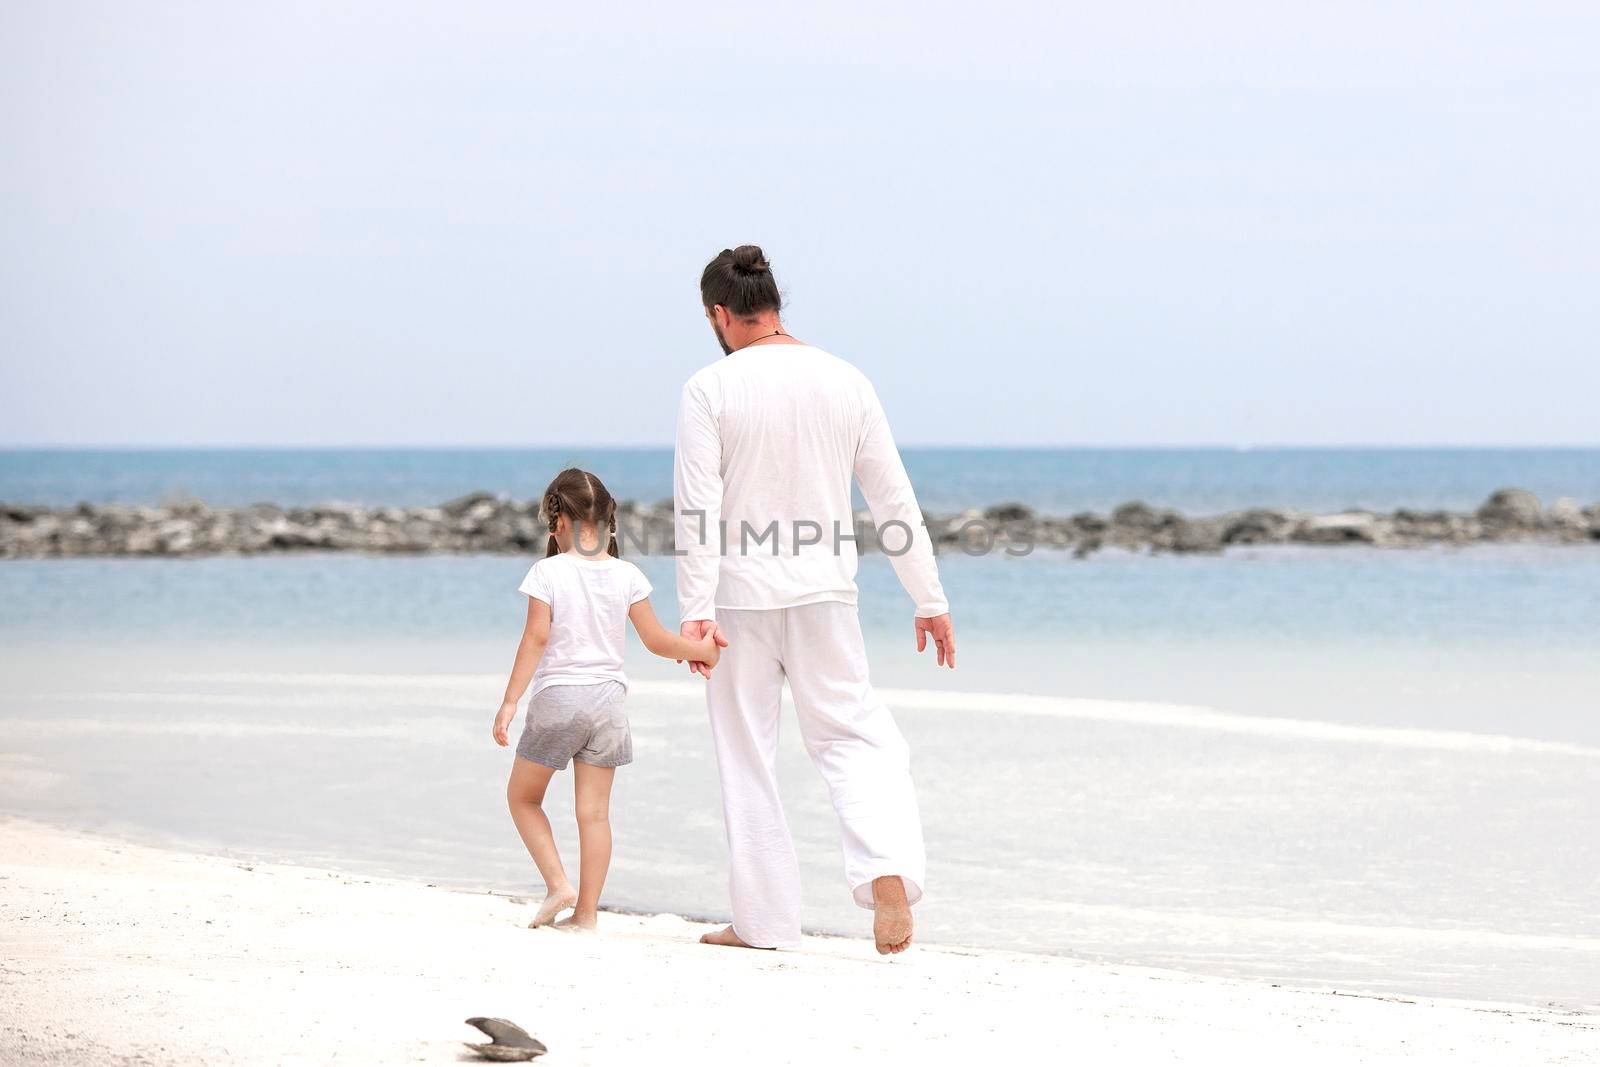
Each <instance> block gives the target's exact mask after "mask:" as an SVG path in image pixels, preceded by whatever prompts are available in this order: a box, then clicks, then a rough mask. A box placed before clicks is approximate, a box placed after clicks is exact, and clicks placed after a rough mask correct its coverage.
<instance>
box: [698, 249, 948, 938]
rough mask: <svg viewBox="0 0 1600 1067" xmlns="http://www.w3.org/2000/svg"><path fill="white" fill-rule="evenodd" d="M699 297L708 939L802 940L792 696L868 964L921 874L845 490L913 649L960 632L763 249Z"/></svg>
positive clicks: (863, 421) (839, 380) (939, 644)
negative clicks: (859, 502) (894, 589)
mask: <svg viewBox="0 0 1600 1067" xmlns="http://www.w3.org/2000/svg"><path fill="white" fill-rule="evenodd" d="M700 295H701V299H702V302H703V303H704V305H705V310H706V316H707V318H709V319H710V321H711V328H712V330H713V332H715V333H716V335H717V341H718V343H720V344H721V345H722V351H723V352H724V353H725V355H726V358H725V359H721V360H719V361H717V362H716V363H714V364H712V365H711V366H709V367H706V368H705V369H704V370H701V371H700V372H699V373H698V374H696V375H694V377H692V378H690V379H689V381H688V383H687V384H686V385H685V386H684V389H683V398H682V404H681V407H680V410H679V413H678V444H677V463H676V469H675V473H674V478H673V491H674V495H675V497H676V504H677V529H676V535H677V551H678V553H679V557H678V606H679V614H680V618H681V619H682V620H683V631H682V632H683V634H684V636H686V637H691V638H694V639H696V640H698V639H699V638H701V637H703V636H704V635H705V634H707V633H711V634H714V635H716V636H717V643H718V644H719V645H725V646H726V647H727V652H726V653H725V654H724V655H723V657H722V662H721V663H720V664H719V665H718V667H717V669H716V671H715V672H711V671H709V670H708V669H707V668H706V667H705V665H704V664H690V669H691V670H695V671H697V672H698V673H701V674H705V675H706V676H707V685H706V705H707V708H708V710H709V712H710V716H711V732H712V736H713V739H714V742H715V745H716V751H717V767H718V771H719V774H720V777H721V780H722V807H723V816H724V818H725V819H726V821H727V830H728V851H729V866H730V875H729V890H730V893H731V896H732V898H733V924H732V925H731V926H729V927H728V928H727V929H725V930H722V931H720V932H718V933H715V934H708V935H706V936H705V937H704V938H702V939H701V940H703V941H705V942H706V943H708V944H714V945H729V946H737V947H742V948H778V947H782V946H789V945H794V944H797V943H798V942H799V940H800V868H799V863H798V862H797V861H796V859H795V854H794V844H793V842H792V841H791V839H790V837H789V826H788V823H787V822H786V821H785V820H784V816H783V806H782V804H781V803H780V801H779V799H778V781H777V773H776V762H777V748H778V712H779V699H780V695H781V692H782V686H783V681H784V679H785V678H787V679H788V681H789V690H790V692H791V694H792V695H793V697H794V703H795V709H796V711H797V714H798V718H799V724H800V736H801V738H802V739H803V740H804V742H805V746H806V750H807V751H808V752H809V753H810V754H811V759H812V761H813V762H814V763H815V764H816V766H817V769H818V770H819V771H820V772H821V773H822V776H823V778H824V780H825V781H826V782H827V785H828V791H829V793H830V795H831V796H832V799H833V806H834V809H835V810H836V811H837V813H838V816H839V827H840V830H841V831H842V834H843V837H844V854H845V877H846V879H847V881H848V883H849V887H850V892H851V895H852V896H853V897H854V899H855V901H856V903H858V904H859V905H861V906H862V907H864V908H871V909H874V911H875V915H874V919H873V934H874V940H875V941H876V942H877V948H878V951H879V952H880V953H885V954H887V953H894V952H903V951H904V950H905V949H906V948H907V947H908V946H909V945H910V944H911V932H912V921H911V906H912V905H913V904H915V903H916V902H917V900H918V899H919V898H921V896H922V886H923V874H924V867H925V865H926V859H925V856H924V852H923V844H922V824H921V819H920V817H919V816H918V813H917V801H916V795H915V793H914V791H913V789H912V785H911V769H910V756H909V752H908V750H907V748H906V743H905V740H904V739H903V738H902V737H901V735H900V730H899V728H898V727H897V726H896V725H895V722H894V718H893V716H891V715H890V713H889V709H888V708H887V707H885V706H884V704H883V703H882V702H881V701H880V700H879V699H878V698H877V697H876V696H875V695H874V693H873V691H872V686H871V684H870V683H869V682H868V679H867V657H866V650H865V647H864V646H863V644H862V640H861V624H860V621H859V620H858V619H857V617H856V585H855V572H856V548H855V540H854V536H853V533H854V527H853V516H852V510H851V506H850V479H851V476H852V474H853V475H854V476H855V477H856V478H857V479H858V480H859V481H860V484H861V493H862V496H863V497H865V498H866V501H867V504H868V506H869V507H870V508H871V509H872V516H873V520H874V522H875V523H876V525H877V527H878V530H879V541H880V544H881V545H882V546H883V549H884V551H885V553H886V554H888V555H889V556H890V557H891V559H892V561H893V564H894V568H895V573H896V574H897V575H898V576H899V578H900V583H901V584H902V585H903V586H905V588H906V591H907V592H908V593H910V594H911V598H912V600H914V601H915V602H916V618H915V624H914V625H915V631H916V636H917V650H918V651H919V652H920V651H922V650H923V649H925V648H926V647H927V640H928V638H929V637H932V638H933V642H934V645H935V648H936V654H937V659H938V663H939V665H940V666H948V667H951V668H954V667H955V665H956V663H955V651H956V646H955V635H954V631H953V630H952V629H951V625H950V608H949V605H948V604H947V603H946V601H945V596H944V590H943V588H942V587H941V586H940V584H939V573H938V568H937V565H936V564H935V562H934V556H933V546H932V544H931V542H930V541H929V538H928V534H927V531H926V530H925V529H924V528H923V525H922V512H921V509H919V508H918V507H917V499H916V496H915V494H914V493H913V492H912V490H911V482H910V480H909V479H908V478H907V477H906V471H905V466H904V465H903V464H902V463H901V461H900V454H899V452H898V451H897V450H896V449H895V445H894V439H893V437H891V436H890V433H889V425H888V422H887V421H886V420H885V418H884V414H883V408H882V406H881V405H880V404H879V403H878V397H877V394H876V393H874V392H873V389H872V385H871V383H869V382H868V381H867V379H866V377H865V376H864V375H862V373H861V372H860V371H858V370H856V369H855V368H854V367H852V366H851V365H850V364H848V363H846V362H844V361H843V360H841V359H838V358H836V357H834V356H831V355H829V354H828V353H826V352H824V351H822V350H821V349H818V348H815V347H813V346H811V345H807V344H804V343H802V342H800V341H798V340H796V339H795V338H794V337H792V336H790V335H789V334H788V333H787V332H786V331H785V330H784V328H783V323H782V320H781V319H780V317H779V312H780V311H781V310H782V301H781V298H780V297H779V295H778V287H777V283H776V282H775V281H774V280H773V277H772V270H771V268H770V266H769V265H768V264H767V261H766V257H765V256H763V255H762V252H761V249H760V248H758V247H756V246H754V245H743V246H741V247H739V248H736V249H731V250H730V249H724V250H723V251H722V252H721V253H719V254H718V255H717V257H716V258H715V259H713V260H712V261H711V262H710V263H709V264H708V265H707V266H706V269H705V272H704V273H703V274H702V276H701V278H700Z"/></svg>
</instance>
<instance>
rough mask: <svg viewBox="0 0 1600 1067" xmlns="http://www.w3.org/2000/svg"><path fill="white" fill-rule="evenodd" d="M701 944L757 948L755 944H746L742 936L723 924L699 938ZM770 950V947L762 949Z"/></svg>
mask: <svg viewBox="0 0 1600 1067" xmlns="http://www.w3.org/2000/svg"><path fill="white" fill-rule="evenodd" d="M700 943H701V944H702V945H722V946H723V947H724V948H759V947H760V946H757V945H750V944H746V943H745V940H744V938H742V937H740V936H739V935H738V934H736V933H734V932H733V927H731V926H724V927H723V928H722V929H720V930H718V931H716V932H715V933H711V934H706V935H705V936H704V937H702V938H700ZM762 951H765V952H771V951H772V950H771V949H770V948H767V949H762Z"/></svg>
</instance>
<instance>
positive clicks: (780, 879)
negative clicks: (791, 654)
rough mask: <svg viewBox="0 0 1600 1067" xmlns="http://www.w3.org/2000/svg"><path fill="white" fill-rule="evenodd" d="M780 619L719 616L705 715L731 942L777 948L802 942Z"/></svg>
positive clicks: (763, 614)
mask: <svg viewBox="0 0 1600 1067" xmlns="http://www.w3.org/2000/svg"><path fill="white" fill-rule="evenodd" d="M782 614H783V613H782V612H781V611H719V612H717V625H718V626H719V627H721V629H722V632H723V634H724V635H726V636H727V638H728V647H727V648H726V649H725V650H723V653H722V661H721V662H720V663H718V664H717V666H716V668H715V669H714V670H713V671H712V672H711V678H710V679H709V680H708V681H707V682H706V708H707V710H708V711H709V712H710V715H711V737H712V741H713V743H714V744H715V746H716V751H717V773H718V777H719V778H720V779H721V782H722V814H723V818H724V820H726V823H727V828H728V892H729V895H730V896H731V897H732V899H733V927H732V932H733V933H734V934H736V935H737V940H734V939H731V938H727V937H721V938H719V937H717V936H716V935H713V936H712V937H711V938H710V941H711V943H713V944H737V943H739V942H743V943H744V944H747V945H749V946H751V947H754V948H777V947H780V946H785V945H793V944H796V943H797V942H799V940H800V864H799V862H798V861H797V860H796V859H795V854H794V843H793V841H792V840H791V839H790V837H789V824H788V822H787V821H785V819H784V817H783V805H782V803H781V802H780V801H779V799H778V775H777V759H778V713H779V710H780V708H781V701H782V697H783V667H782V664H781V663H780V661H779V658H778V647H779V638H780V636H781V633H782Z"/></svg>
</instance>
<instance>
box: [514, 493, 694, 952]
mask: <svg viewBox="0 0 1600 1067" xmlns="http://www.w3.org/2000/svg"><path fill="white" fill-rule="evenodd" d="M542 509H543V512H544V518H545V521H546V522H547V523H548V524H549V526H550V542H549V544H548V546H547V547H546V549H545V558H544V559H542V560H540V561H539V562H537V563H535V564H534V565H533V567H532V568H531V569H530V570H529V571H528V576H527V577H526V578H524V579H523V580H522V585H521V591H522V592H523V593H526V594H527V595H528V622H527V625H526V626H525V627H524V628H523V631H522V643H521V644H520V645H519V646H518V647H517V658H516V662H515V663H513V664H512V667H511V680H510V681H509V682H508V683H507V684H506V695H505V701H504V702H503V703H502V704H501V705H500V712H499V714H497V715H496V716H495V718H494V739H495V742H496V743H497V744H499V745H500V746H501V747H504V746H506V745H507V744H508V743H509V740H508V735H507V731H508V730H509V729H510V726H511V720H512V719H514V718H516V715H517V702H518V701H519V700H521V699H522V694H523V692H524V691H526V690H527V688H528V683H529V682H530V681H531V682H532V683H533V697H532V698H531V699H530V700H529V701H528V716H527V720H526V721H525V722H524V724H523V728H522V738H521V740H519V741H518V742H517V758H516V760H515V761H514V762H513V763H512V766H511V781H510V783H509V784H508V785H507V786H506V800H507V801H508V802H509V803H510V805H511V821H512V822H514V823H516V825H517V833H519V834H521V835H522V843H523V844H525V845H527V846H528V854H529V855H530V856H532V857H533V862H534V863H535V864H536V865H538V868H539V873H540V874H541V875H543V876H544V887H545V898H544V903H543V904H541V905H540V906H539V910H538V912H537V913H536V914H535V915H534V917H533V922H531V923H529V924H528V925H529V926H544V925H546V924H547V923H549V922H550V921H551V920H552V919H554V918H555V917H556V916H557V915H558V914H559V913H561V912H562V911H565V910H566V909H567V908H573V912H572V915H571V917H569V918H567V919H564V920H562V921H561V922H559V923H556V924H555V925H557V926H561V927H568V928H575V929H580V930H592V929H594V926H595V912H596V910H597V909H598V907H599V904H600V886H601V884H602V883H604V882H605V880H606V868H607V867H609V866H610V865H611V823H610V819H609V812H608V808H609V805H610V800H611V780H612V777H613V776H614V775H615V774H616V769H617V768H618V767H620V766H622V765H623V764H625V763H631V762H633V739H632V737H631V736H630V734H629V732H628V717H627V714H626V713H625V712H624V711H623V707H622V703H623V697H624V696H625V695H626V693H627V687H628V677H627V675H625V674H623V673H622V641H623V631H624V629H625V625H624V623H625V621H626V620H628V619H632V620H633V626H634V629H636V630H637V631H639V639H640V640H641V641H643V642H644V647H645V648H647V649H649V650H650V651H651V652H653V653H655V654H656V655H658V656H664V657H666V658H668V659H677V660H691V661H699V662H701V663H705V664H709V665H712V666H714V665H715V664H716V662H717V657H718V654H719V653H718V648H717V645H716V642H715V641H714V640H713V639H712V638H709V637H707V638H702V639H701V640H699V641H691V640H688V639H687V638H683V637H679V636H678V635H676V634H672V633H668V632H667V631H666V629H665V628H663V627H662V625H661V623H660V622H658V621H657V620H656V616H655V612H654V611H652V610H650V601H649V599H648V598H649V595H650V583H649V582H647V581H646V580H645V577H644V575H643V574H642V573H640V571H639V568H638V567H635V566H634V565H633V564H631V563H627V562H624V561H623V560H621V559H619V558H618V556H617V535H616V530H617V505H616V502H615V501H614V500H612V499H611V494H610V493H608V492H606V487H605V486H604V485H601V484H600V479H599V478H596V477H595V476H594V475H592V474H590V473H588V472H587V471H581V470H578V469H577V468H572V469H569V470H564V471H562V472H561V473H560V474H558V475H556V480H555V481H553V482H551V483H550V488H548V489H546V490H545V492H544V501H543V505H542ZM602 544H604V545H605V547H604V549H603V550H602V548H601V546H602ZM569 759H570V760H573V761H574V767H573V772H572V777H573V789H574V801H575V802H574V805H573V806H574V808H575V809H576V814H577V817H578V846H579V867H578V871H579V873H578V889H577V891H576V892H574V891H573V889H572V883H571V882H570V881H568V880H567V872H566V870H565V869H564V868H563V867H562V866H561V856H560V854H559V853H558V852H557V851H556V843H555V838H553V837H552V836H551V834H550V820H549V819H547V818H546V817H545V814H544V808H543V807H542V805H543V804H544V793H545V788H546V787H547V786H549V784H550V778H551V776H552V775H554V774H555V772H556V771H559V770H562V769H564V768H565V767H566V765H567V761H568V760H569Z"/></svg>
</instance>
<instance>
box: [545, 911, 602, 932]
mask: <svg viewBox="0 0 1600 1067" xmlns="http://www.w3.org/2000/svg"><path fill="white" fill-rule="evenodd" d="M596 925H597V924H596V923H595V917H594V916H593V915H579V914H578V913H577V912H573V913H572V914H571V915H568V916H567V917H566V918H565V919H562V920H561V921H560V922H558V923H556V924H555V928H556V929H557V930H568V931H578V932H580V933H593V932H594V929H595V926H596Z"/></svg>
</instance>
